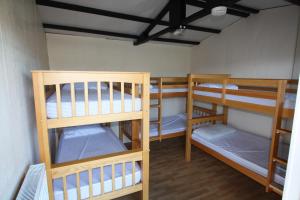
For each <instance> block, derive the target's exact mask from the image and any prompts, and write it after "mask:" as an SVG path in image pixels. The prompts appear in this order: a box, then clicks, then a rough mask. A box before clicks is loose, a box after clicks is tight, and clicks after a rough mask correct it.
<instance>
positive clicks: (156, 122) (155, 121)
mask: <svg viewBox="0 0 300 200" xmlns="http://www.w3.org/2000/svg"><path fill="white" fill-rule="evenodd" d="M150 123H152V124H160V121H158V120H153V121H150Z"/></svg>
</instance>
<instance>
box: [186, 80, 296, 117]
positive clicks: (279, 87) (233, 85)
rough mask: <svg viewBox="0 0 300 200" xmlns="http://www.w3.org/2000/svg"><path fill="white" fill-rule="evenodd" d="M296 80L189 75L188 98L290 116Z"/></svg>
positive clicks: (293, 102) (293, 104)
mask: <svg viewBox="0 0 300 200" xmlns="http://www.w3.org/2000/svg"><path fill="white" fill-rule="evenodd" d="M297 84H298V80H285V79H249V78H231V77H230V75H228V74H215V75H214V74H199V75H196V74H191V75H189V92H190V93H189V95H191V96H190V98H191V99H193V100H198V101H203V102H208V103H213V104H219V105H225V106H229V107H232V108H237V109H242V110H248V111H254V112H258V113H263V114H266V115H271V116H273V115H275V111H276V107H277V106H279V107H281V109H280V116H281V117H283V118H293V115H294V108H295V101H296V92H297V90H296V86H297Z"/></svg>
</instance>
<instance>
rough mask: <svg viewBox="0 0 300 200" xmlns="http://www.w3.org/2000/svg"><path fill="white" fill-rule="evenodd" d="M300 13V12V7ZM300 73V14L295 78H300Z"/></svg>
mask: <svg viewBox="0 0 300 200" xmlns="http://www.w3.org/2000/svg"><path fill="white" fill-rule="evenodd" d="M298 9H299V13H300V8H298ZM299 73H300V15H299V20H298V35H297V47H296V52H295V63H294V69H293V78H294V79H297V78H299Z"/></svg>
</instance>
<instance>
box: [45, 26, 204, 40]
mask: <svg viewBox="0 0 300 200" xmlns="http://www.w3.org/2000/svg"><path fill="white" fill-rule="evenodd" d="M43 27H44V28H47V29H55V30H63V31H72V32H80V33H90V34H95V35H106V36H111V37H120V38H127V39H138V37H139V36H138V35H132V34H126V33H116V32H111V31H103V30H95V29H87V28H79V27H73V26H64V25H56V24H43ZM151 40H152V41H158V42H168V43H178V44H187V45H199V44H200V42H196V41H189V40H177V39H168V38H153V39H151Z"/></svg>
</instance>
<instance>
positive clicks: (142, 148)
mask: <svg viewBox="0 0 300 200" xmlns="http://www.w3.org/2000/svg"><path fill="white" fill-rule="evenodd" d="M32 76H33V88H34V100H35V108H36V121H37V128H38V141H39V149H40V157H41V162H44V163H45V166H46V173H47V183H48V191H49V198H50V199H51V200H52V199H86V198H88V199H114V198H118V197H121V196H124V195H127V194H130V193H134V192H138V191H141V192H142V199H149V197H148V196H149V96H150V94H149V83H150V76H149V73H138V72H137V73H133V72H131V73H124V72H83V71H82V72H79V71H77V72H76V71H75V72H71V71H33V72H32ZM115 83H118V84H120V91H118V90H114V87H113V85H114V84H115ZM125 84H130V85H131V87H132V88H135V87H139V88H141V90H140V91H139V95H138V97H137V96H136V95H135V92H133V93H132V94H127V93H125V87H124V85H125ZM51 88H52V89H51ZM132 90H133V91H134V90H135V89H132ZM48 91H52V92H50V93H48ZM124 120H132V121H136V123H141V124H142V131H141V134H140V135H141V137H140V138H139V139H140V141H139V144H140V145H139V146H136V147H135V148H133V149H131V150H127V148H126V147H125V146H124V145H123V143H122V142H121V141H120V140H119V139H118V138H117V137H116V136H115V134H114V133H113V131H112V130H111V129H110V128H109V127H103V126H100V125H99V124H103V123H110V122H119V121H124ZM51 130H59V131H58V132H60V133H61V134H60V137H59V144H58V150H57V153H56V155H55V162H53V161H52V159H51V150H50V149H51V146H50V141H49V140H50V139H49V138H50V136H49V134H50V133H51V132H52V131H51ZM138 131H139V130H135V129H133V135H138V134H139V133H138ZM99 144H100V145H99Z"/></svg>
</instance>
